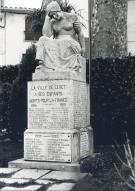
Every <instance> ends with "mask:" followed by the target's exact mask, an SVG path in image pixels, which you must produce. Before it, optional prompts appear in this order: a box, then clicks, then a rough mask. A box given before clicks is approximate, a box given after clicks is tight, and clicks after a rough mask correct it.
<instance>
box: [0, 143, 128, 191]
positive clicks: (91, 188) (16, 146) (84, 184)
mask: <svg viewBox="0 0 135 191" xmlns="http://www.w3.org/2000/svg"><path fill="white" fill-rule="evenodd" d="M95 152H96V153H100V155H99V156H100V157H99V158H100V160H101V161H102V165H101V166H102V167H100V168H98V166H97V167H96V165H97V164H96V163H95V164H94V163H93V164H94V165H95V166H93V168H91V166H90V169H91V171H92V176H91V175H88V176H87V177H85V178H84V179H83V180H81V181H80V182H78V183H77V184H76V186H75V187H74V188H73V190H72V191H132V190H131V189H130V188H128V187H127V186H126V185H125V183H124V182H123V181H122V180H121V179H120V178H119V176H118V174H117V172H116V170H115V168H114V166H113V162H115V159H116V158H115V155H114V152H113V150H112V149H111V147H110V146H99V147H96V148H95ZM22 157H23V144H22V143H21V142H19V143H12V142H10V141H1V142H0V167H7V166H8V161H11V160H15V159H18V158H22ZM85 165H86V164H85ZM85 165H84V166H83V165H82V168H84V170H88V171H89V164H87V165H88V168H87V165H86V166H85Z"/></svg>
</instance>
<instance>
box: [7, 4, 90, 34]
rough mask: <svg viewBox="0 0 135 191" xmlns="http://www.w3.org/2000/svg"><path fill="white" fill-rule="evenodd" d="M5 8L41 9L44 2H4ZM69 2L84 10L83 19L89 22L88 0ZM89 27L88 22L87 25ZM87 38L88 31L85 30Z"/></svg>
mask: <svg viewBox="0 0 135 191" xmlns="http://www.w3.org/2000/svg"><path fill="white" fill-rule="evenodd" d="M4 2H5V3H4V4H5V6H8V7H26V8H40V7H41V4H42V0H4ZM69 2H70V3H71V4H73V5H75V7H76V8H77V10H78V9H82V15H83V17H84V18H85V19H86V20H88V0H69ZM85 24H86V25H87V22H86V23H85ZM84 33H85V36H87V35H88V34H87V33H88V32H87V30H84Z"/></svg>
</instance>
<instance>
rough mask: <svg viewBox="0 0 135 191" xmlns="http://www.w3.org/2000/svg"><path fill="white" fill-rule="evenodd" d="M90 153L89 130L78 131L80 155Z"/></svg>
mask: <svg viewBox="0 0 135 191" xmlns="http://www.w3.org/2000/svg"><path fill="white" fill-rule="evenodd" d="M89 154H90V139H89V132H88V131H84V132H81V133H80V156H81V158H84V157H87V156H89Z"/></svg>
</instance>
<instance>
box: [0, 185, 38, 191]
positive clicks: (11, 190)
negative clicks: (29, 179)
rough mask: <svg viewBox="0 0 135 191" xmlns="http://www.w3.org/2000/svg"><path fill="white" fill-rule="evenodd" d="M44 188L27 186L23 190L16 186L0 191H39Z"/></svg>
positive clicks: (0, 190)
mask: <svg viewBox="0 0 135 191" xmlns="http://www.w3.org/2000/svg"><path fill="white" fill-rule="evenodd" d="M41 187H42V186H40V185H32V186H26V187H23V188H20V187H19V188H17V187H15V186H6V187H4V188H2V189H0V191H38V190H39V189H40V188H41Z"/></svg>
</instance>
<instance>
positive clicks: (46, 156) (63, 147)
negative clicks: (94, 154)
mask: <svg viewBox="0 0 135 191" xmlns="http://www.w3.org/2000/svg"><path fill="white" fill-rule="evenodd" d="M79 139H80V134H79V131H77V130H50V129H48V130H47V129H46V130H42V131H41V130H40V131H39V130H27V131H26V132H25V133H24V159H25V160H37V161H56V162H76V161H78V160H79V158H80V150H79Z"/></svg>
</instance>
